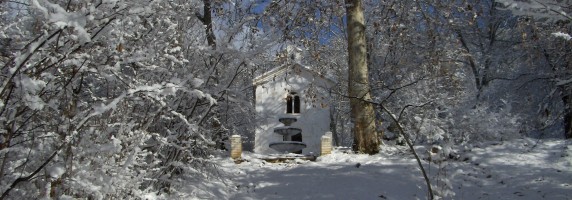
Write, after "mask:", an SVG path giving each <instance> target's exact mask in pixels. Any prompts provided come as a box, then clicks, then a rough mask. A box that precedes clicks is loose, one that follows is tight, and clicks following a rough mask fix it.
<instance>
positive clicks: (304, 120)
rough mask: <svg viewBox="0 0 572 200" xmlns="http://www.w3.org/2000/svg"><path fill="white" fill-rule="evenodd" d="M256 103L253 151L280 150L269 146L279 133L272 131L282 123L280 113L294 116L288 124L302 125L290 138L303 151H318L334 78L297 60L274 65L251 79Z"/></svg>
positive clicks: (326, 126)
mask: <svg viewBox="0 0 572 200" xmlns="http://www.w3.org/2000/svg"><path fill="white" fill-rule="evenodd" d="M253 85H254V88H255V95H256V96H255V98H256V99H255V103H256V105H255V106H256V127H255V141H254V151H255V152H256V153H260V154H272V153H281V152H277V151H275V150H274V149H272V148H270V147H269V145H270V143H272V142H279V141H282V140H283V137H282V136H281V135H279V134H276V133H274V128H277V127H282V126H284V124H282V123H281V122H279V121H278V120H279V118H280V117H284V116H290V117H292V116H294V117H296V118H297V121H296V122H295V123H293V124H292V125H291V127H295V128H300V129H302V133H301V135H296V136H292V140H295V141H300V140H301V141H302V142H303V143H305V144H306V148H304V149H303V151H302V153H303V154H316V155H317V154H319V152H320V138H321V136H322V135H324V134H325V133H326V132H328V131H330V112H331V111H330V110H331V109H332V108H331V105H330V101H329V100H330V95H331V88H332V87H333V86H334V82H333V81H332V80H330V79H328V78H325V77H324V76H323V75H321V74H318V73H316V72H314V71H312V70H310V69H308V68H307V67H305V66H303V65H301V64H298V63H288V64H284V65H282V66H280V67H277V68H274V69H272V70H270V71H268V72H266V73H264V74H262V75H260V76H258V77H256V78H255V79H254V80H253Z"/></svg>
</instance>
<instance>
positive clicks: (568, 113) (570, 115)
mask: <svg viewBox="0 0 572 200" xmlns="http://www.w3.org/2000/svg"><path fill="white" fill-rule="evenodd" d="M564 92H565V91H564ZM568 93H569V92H568ZM571 96H572V95H570V94H567V95H565V96H564V97H562V101H563V102H564V137H565V138H566V139H572V98H571Z"/></svg>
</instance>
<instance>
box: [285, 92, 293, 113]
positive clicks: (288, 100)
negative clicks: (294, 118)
mask: <svg viewBox="0 0 572 200" xmlns="http://www.w3.org/2000/svg"><path fill="white" fill-rule="evenodd" d="M286 113H292V96H288V97H286Z"/></svg>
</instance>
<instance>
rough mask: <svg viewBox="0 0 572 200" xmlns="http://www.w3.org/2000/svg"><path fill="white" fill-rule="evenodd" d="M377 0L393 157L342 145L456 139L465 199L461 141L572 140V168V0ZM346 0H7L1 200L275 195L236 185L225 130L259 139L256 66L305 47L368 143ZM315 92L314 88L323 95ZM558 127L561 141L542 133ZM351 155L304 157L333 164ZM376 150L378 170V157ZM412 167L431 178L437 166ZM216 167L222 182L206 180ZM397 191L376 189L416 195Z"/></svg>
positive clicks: (444, 189) (374, 70)
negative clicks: (356, 98) (355, 101)
mask: <svg viewBox="0 0 572 200" xmlns="http://www.w3.org/2000/svg"><path fill="white" fill-rule="evenodd" d="M348 2H352V1H348ZM362 4H363V9H364V10H363V13H364V16H365V38H366V40H367V43H366V44H367V66H368V70H369V73H368V76H369V78H368V79H369V88H370V91H369V93H370V95H371V98H370V99H371V100H368V103H367V104H368V105H373V110H374V112H375V123H376V125H377V131H378V132H379V134H378V135H377V137H379V138H381V139H382V140H381V141H382V144H380V146H381V147H380V153H379V154H377V155H373V156H369V157H368V156H366V155H360V156H365V157H360V156H358V157H351V156H349V157H347V156H346V157H343V156H342V155H343V154H345V153H348V154H351V152H345V151H343V150H339V152H338V153H337V154H335V155H338V156H342V158H339V159H344V160H347V161H348V162H350V161H351V162H358V163H357V164H359V165H357V164H356V165H355V167H353V166H354V164H355V163H351V166H352V168H351V169H354V168H355V169H368V170H370V171H369V172H371V173H379V170H382V169H384V167H387V166H385V165H386V164H388V162H386V161H381V160H380V159H382V158H383V159H394V158H395V159H397V157H404V156H409V155H410V154H408V153H402V154H399V153H390V152H392V151H395V149H402V148H401V145H404V143H405V142H406V141H405V139H406V138H404V137H403V135H402V134H400V129H402V130H403V132H405V133H406V134H407V135H408V136H409V140H408V141H410V142H411V143H412V144H413V145H415V146H416V149H417V150H419V152H420V154H423V155H426V154H427V152H433V151H432V150H435V151H434V152H438V153H439V154H441V155H444V156H442V157H440V159H439V160H438V161H435V160H432V157H430V156H429V157H427V156H421V157H422V162H423V165H425V166H426V167H430V168H431V169H433V171H432V172H429V173H430V181H431V184H432V185H433V186H434V187H433V188H434V190H435V197H437V198H446V199H466V198H467V196H462V193H460V192H455V190H458V188H459V187H458V185H456V184H458V183H459V181H458V180H457V179H455V177H453V176H452V174H454V169H456V168H454V167H452V166H457V165H459V163H461V162H463V158H464V157H463V152H465V151H472V153H470V154H471V155H473V156H475V157H471V158H470V159H469V157H466V158H467V159H469V160H470V161H475V162H477V161H478V162H480V163H483V162H489V161H490V160H486V161H485V160H480V161H479V159H480V158H483V157H478V156H479V155H480V156H484V155H486V156H492V157H494V156H496V154H494V152H497V153H498V152H501V151H493V150H491V151H488V150H487V147H486V146H482V145H483V144H504V143H505V142H509V143H510V142H513V141H523V140H525V141H527V142H526V143H527V144H530V145H529V146H526V147H521V146H519V145H513V146H511V147H510V148H507V149H508V150H507V149H504V150H505V151H502V153H504V154H503V156H506V154H509V155H510V153H514V152H517V151H521V150H522V149H526V150H529V149H530V151H528V152H529V153H530V152H532V153H534V148H535V147H537V148H536V149H549V147H554V148H556V146H560V147H562V148H564V150H562V148H560V150H562V151H563V152H564V153H562V155H561V157H558V156H560V154H558V156H555V157H550V158H551V159H552V158H553V159H552V160H551V162H552V163H562V162H561V160H558V159H568V160H569V161H568V164H566V162H564V164H563V165H562V166H564V167H563V168H564V169H566V166H567V171H562V170H564V169H560V168H559V169H558V170H559V173H560V174H558V173H556V172H554V174H553V175H554V176H555V177H556V176H558V177H568V184H570V180H571V178H572V171H570V169H572V167H571V166H572V161H570V157H571V156H572V155H570V154H572V153H570V152H571V150H570V149H571V148H572V144H571V143H570V138H572V105H571V104H572V36H571V34H572V23H571V22H572V15H570V13H571V12H572V1H570V0H524V1H520V0H519V1H516V0H496V1H495V0H472V1H465V0H362ZM346 6H349V5H347V4H346V3H345V2H343V1H341V0H334V1H330V0H329V1H323V0H322V1H314V0H292V1H290V0H288V1H278V0H169V1H166V0H0V67H1V71H2V73H1V76H0V84H1V85H0V127H1V128H0V133H1V137H0V192H1V193H2V196H1V197H0V199H42V198H45V199H52V198H53V199H72V198H81V199H154V198H157V199H191V198H199V199H202V198H207V199H217V198H231V197H233V196H232V195H231V194H232V191H234V192H238V193H241V195H239V196H234V197H235V198H239V199H241V198H242V197H244V198H242V199H246V196H243V195H246V194H255V195H258V196H251V197H252V198H254V199H263V198H269V197H265V196H264V195H261V193H258V194H256V189H255V187H254V186H256V184H254V185H249V184H246V186H244V185H243V187H239V185H235V184H232V183H233V181H237V179H231V176H230V175H228V173H230V172H228V169H229V168H233V167H236V166H239V167H240V166H242V165H234V164H232V165H229V164H228V163H229V160H228V159H229V158H228V152H227V151H226V149H227V148H228V147H226V146H225V144H226V143H227V140H228V138H229V136H230V135H241V136H242V138H243V142H244V144H243V146H244V147H245V151H249V150H252V143H253V142H254V124H256V122H255V117H254V115H255V114H254V113H255V107H254V99H255V96H254V92H255V91H254V89H253V85H252V81H253V79H254V78H255V77H257V76H259V75H261V74H263V73H265V72H267V71H269V70H271V69H273V68H275V67H278V66H280V65H282V64H284V62H287V59H288V58H285V57H288V56H284V52H285V49H287V47H296V48H297V49H300V50H301V56H302V59H301V61H300V62H302V63H301V64H304V65H305V66H308V67H309V68H311V70H313V71H315V72H317V73H320V74H323V75H324V76H326V77H327V78H329V79H332V80H335V82H336V85H335V86H334V88H333V89H332V92H331V93H332V95H333V97H332V103H331V104H332V105H331V106H332V107H333V108H334V109H333V112H332V115H331V116H330V120H331V122H332V126H331V127H330V129H331V131H332V132H333V139H334V144H335V146H339V147H351V146H352V144H353V142H354V135H353V134H352V127H353V123H354V120H353V119H351V117H350V116H351V115H350V114H349V113H351V108H350V103H349V102H350V99H349V98H348V95H347V94H348V85H351V83H348V76H349V75H348V47H347V40H348V37H347V28H346V19H347V18H346ZM308 91H309V92H308V93H307V94H301V95H302V96H303V97H304V98H305V100H307V101H311V100H312V99H311V98H312V94H311V92H312V90H308ZM380 105H382V106H380ZM382 107H383V108H386V109H387V110H388V111H390V112H391V113H392V114H393V116H390V115H389V114H388V112H384V110H383V109H382ZM392 117H394V118H395V119H396V120H392ZM396 121H397V122H398V123H397V122H396ZM544 140H550V141H552V143H546V145H548V146H546V145H545V146H543V145H541V144H544V143H542V142H539V141H544ZM530 141H537V143H536V144H538V145H534V142H530ZM510 144H513V143H510ZM551 144H554V145H552V146H551ZM556 144H558V145H556ZM479 145H481V146H479ZM541 147H542V148H541ZM544 147H546V148H544ZM394 148H395V149H394ZM566 148H568V150H566ZM489 150H490V148H489ZM403 151H405V152H408V151H409V150H408V149H403ZM344 152H345V153H344ZM434 152H433V153H434ZM479 152H481V154H479ZM482 152H485V153H482ZM546 152H547V153H548V150H547V151H546ZM532 153H531V154H530V158H538V157H537V156H542V155H543V154H540V155H536V154H534V156H533V154H532ZM247 155H250V154H247ZM527 155H528V154H527ZM550 155H552V154H550ZM246 157H247V158H250V159H252V160H255V158H254V157H250V156H246ZM380 157H381V158H380ZM508 157H510V156H506V158H508ZM336 158H338V157H335V156H334V157H325V158H323V159H321V161H320V160H319V162H317V163H311V162H310V163H308V162H298V163H293V164H300V165H305V166H306V167H312V166H318V165H319V166H322V165H323V166H325V167H327V166H328V165H332V166H333V165H334V164H335V163H334V161H333V160H332V159H334V160H335V159H336ZM503 158H504V157H503ZM528 160H529V161H531V162H532V161H538V162H543V161H541V160H534V159H528ZM526 161H527V160H526V159H523V160H521V161H519V162H526ZM324 162H325V163H326V164H324ZM370 162H371V165H367V164H369V163H370ZM375 162H377V164H375ZM252 163H254V164H252ZM360 163H361V164H360ZM384 163H385V164H384ZM437 163H438V164H437ZM491 163H493V162H492V161H490V162H489V164H491ZM537 164H538V163H537ZM251 165H252V166H257V167H261V166H262V165H272V164H268V163H264V162H262V161H256V162H254V161H252V162H251ZM361 165H364V166H363V167H361V168H360V166H361ZM382 165H383V166H382ZM248 166H250V165H248ZM275 166H284V165H280V164H276V165H275ZM374 166H377V167H378V168H376V169H378V171H372V170H373V168H367V167H374ZM412 166H413V167H415V164H413V165H412ZM470 166H472V165H470ZM554 166H556V164H554ZM559 166H560V165H559ZM562 166H561V167H562ZM481 167H483V168H484V167H485V166H481ZM225 169H226V170H225ZM256 169H261V168H256ZM273 169H274V168H273ZM343 169H344V170H345V169H346V168H343ZM348 169H349V168H348ZM389 169H394V170H397V169H400V168H399V167H395V166H394V168H389ZM464 169H465V170H467V168H464ZM471 169H472V168H471ZM487 169H488V170H494V169H495V168H492V167H489V168H487ZM236 170H237V171H232V173H237V174H240V173H248V172H249V169H246V168H244V166H242V168H241V170H242V171H240V170H238V169H236ZM274 170H285V169H284V168H280V167H279V168H278V169H274ZM344 170H342V171H341V172H345V171H344ZM503 170H506V169H503ZM522 170H524V171H526V169H522ZM506 171H507V173H508V171H510V170H506ZM554 171H555V170H554ZM250 172H252V171H250ZM263 172H265V171H264V170H259V171H257V172H256V173H263ZM301 172H307V173H314V174H315V173H318V171H312V170H305V171H304V170H302V171H300V173H301ZM350 172H351V171H350ZM456 172H458V170H457V171H456ZM253 173H254V172H253ZM397 174H399V173H397ZM404 174H408V173H404ZM411 174H415V175H416V176H417V175H418V174H419V175H420V173H419V171H416V170H412V172H411ZM377 175H379V179H377V180H371V176H365V175H361V176H360V175H359V174H356V176H354V178H356V177H357V178H360V177H361V178H363V181H373V182H372V184H370V185H375V184H374V183H375V182H376V181H378V182H379V183H380V184H382V185H387V186H391V183H392V181H393V180H392V178H395V179H399V177H402V176H395V174H393V175H391V174H389V173H385V172H383V173H381V174H377ZM499 176H501V175H500V174H499ZM507 176H508V175H507ZM270 177H273V176H270ZM276 177H278V176H276ZM345 178H346V179H347V177H345ZM469 178H471V177H469ZM473 178H474V177H473ZM486 178H487V177H486V176H484V177H482V179H483V180H486ZM489 178H490V177H489ZM493 178H495V177H494V176H493ZM250 180H251V181H254V180H257V181H269V180H267V179H264V178H263V177H257V178H256V177H254V178H252V179H250ZM351 180H355V182H356V183H359V182H360V180H362V179H351ZM564 180H566V179H564ZM238 181H239V180H238ZM399 181H402V182H403V181H405V182H407V183H408V184H411V185H420V186H419V187H425V186H424V182H423V179H422V178H421V179H400V180H399ZM475 181H477V180H476V178H475ZM210 182H212V183H213V185H215V186H217V187H219V189H216V188H215V189H213V188H212V187H201V185H203V186H204V185H206V183H210ZM214 183H218V184H214ZM367 183H369V182H367ZM491 184H492V183H491ZM494 184H500V183H499V182H495V183H494ZM503 184H504V182H503ZM211 186H212V185H211ZM260 187H262V186H260V185H259V186H258V188H260ZM340 187H341V186H340ZM547 187H548V186H547ZM559 187H560V186H559ZM220 188H222V189H220ZM562 188H564V189H562ZM552 189H554V190H550V188H548V190H545V191H553V193H551V194H552V195H553V196H550V195H548V196H547V197H554V198H559V197H560V198H570V197H571V196H570V195H572V194H570V191H571V190H572V186H570V185H562V186H561V187H560V189H561V190H560V189H558V188H552ZM219 190H220V191H223V190H224V191H226V192H224V193H221V192H220V191H219ZM332 190H334V189H332ZM404 190H405V189H404ZM412 190H415V187H413V189H412ZM229 191H230V192H229ZM258 191H259V192H261V191H264V190H258ZM315 191H318V192H320V191H322V190H319V189H316V190H315ZM324 191H325V190H324ZM398 191H399V190H397V191H395V192H398ZM562 191H568V194H570V195H568V196H567V197H566V194H563V193H562ZM273 192H275V191H274V190H272V191H268V193H267V194H269V195H270V194H274V193H273ZM385 192H386V193H384V194H382V193H381V192H378V193H375V194H372V195H373V197H375V198H378V199H379V198H381V199H384V198H386V197H395V198H397V199H410V198H409V197H410V196H405V195H404V194H403V195H404V196H400V194H397V193H391V192H392V191H391V190H386V191H385ZM293 193H294V194H296V195H300V194H302V193H296V192H293ZM204 194H209V195H211V196H208V195H207V196H201V195H204ZM276 194H278V193H276ZM363 194H365V193H363ZM491 194H494V193H491ZM514 194H515V195H516V194H517V193H514ZM424 195H425V196H424ZM554 195H556V196H554ZM559 195H560V196H559ZM296 197H299V198H303V197H302V196H296ZM314 197H316V198H319V197H318V196H314ZM321 197H323V198H327V197H330V198H333V199H335V198H336V197H335V196H321ZM400 197H402V198H400ZM417 197H418V198H421V199H424V198H426V197H427V196H426V193H424V192H420V193H419V194H418V195H417ZM516 197H518V196H515V198H516ZM339 198H342V199H351V198H353V197H352V196H346V197H341V196H339ZM356 198H358V199H362V198H360V197H356ZM411 198H413V197H411ZM507 198H509V197H507ZM530 198H532V197H530ZM363 199H367V198H365V197H364V198H363Z"/></svg>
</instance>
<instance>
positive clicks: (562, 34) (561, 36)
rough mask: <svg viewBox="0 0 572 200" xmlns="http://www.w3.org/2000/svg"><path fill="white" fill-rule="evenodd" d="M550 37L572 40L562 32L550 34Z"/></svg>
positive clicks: (571, 37)
mask: <svg viewBox="0 0 572 200" xmlns="http://www.w3.org/2000/svg"><path fill="white" fill-rule="evenodd" d="M552 36H554V37H559V38H562V39H565V40H570V39H572V36H570V35H569V34H568V33H563V32H556V33H552Z"/></svg>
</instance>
